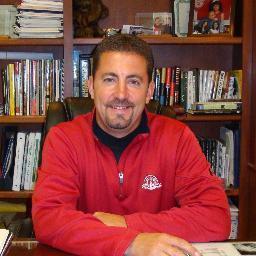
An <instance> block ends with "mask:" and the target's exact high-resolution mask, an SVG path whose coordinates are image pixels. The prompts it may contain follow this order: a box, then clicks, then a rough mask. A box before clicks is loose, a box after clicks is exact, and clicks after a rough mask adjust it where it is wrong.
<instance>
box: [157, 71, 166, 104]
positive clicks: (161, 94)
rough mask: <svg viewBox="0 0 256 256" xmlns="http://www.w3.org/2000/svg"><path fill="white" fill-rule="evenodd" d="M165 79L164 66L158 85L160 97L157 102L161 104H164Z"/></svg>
mask: <svg viewBox="0 0 256 256" xmlns="http://www.w3.org/2000/svg"><path fill="white" fill-rule="evenodd" d="M165 80H166V68H165V67H163V68H162V70H161V85H160V98H159V102H160V104H161V105H162V106H164V105H165Z"/></svg>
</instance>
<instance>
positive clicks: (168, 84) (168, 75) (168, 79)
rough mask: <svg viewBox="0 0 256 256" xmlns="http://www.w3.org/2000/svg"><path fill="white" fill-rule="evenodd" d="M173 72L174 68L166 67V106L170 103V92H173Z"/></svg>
mask: <svg viewBox="0 0 256 256" xmlns="http://www.w3.org/2000/svg"><path fill="white" fill-rule="evenodd" d="M171 72H172V68H170V67H168V68H167V69H166V82H165V95H166V97H165V106H169V105H170V94H171Z"/></svg>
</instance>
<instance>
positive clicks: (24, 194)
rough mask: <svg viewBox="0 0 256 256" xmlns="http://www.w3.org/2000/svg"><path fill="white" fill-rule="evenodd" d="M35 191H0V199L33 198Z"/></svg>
mask: <svg viewBox="0 0 256 256" xmlns="http://www.w3.org/2000/svg"><path fill="white" fill-rule="evenodd" d="M32 195H33V191H0V199H3V198H7V199H8V198H10V199H11V198H12V199H15V198H31V197H32Z"/></svg>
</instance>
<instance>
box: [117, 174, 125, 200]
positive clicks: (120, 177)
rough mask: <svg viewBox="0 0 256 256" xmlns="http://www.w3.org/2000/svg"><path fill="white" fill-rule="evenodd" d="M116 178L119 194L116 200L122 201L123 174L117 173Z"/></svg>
mask: <svg viewBox="0 0 256 256" xmlns="http://www.w3.org/2000/svg"><path fill="white" fill-rule="evenodd" d="M118 178H119V193H118V198H119V199H120V200H123V199H124V198H125V196H124V193H123V184H124V173H123V172H122V171H120V172H119V173H118Z"/></svg>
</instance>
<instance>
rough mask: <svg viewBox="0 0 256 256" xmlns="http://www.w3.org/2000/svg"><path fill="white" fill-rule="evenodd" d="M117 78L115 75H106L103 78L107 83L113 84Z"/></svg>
mask: <svg viewBox="0 0 256 256" xmlns="http://www.w3.org/2000/svg"><path fill="white" fill-rule="evenodd" d="M115 80H116V79H115V78H114V77H104V78H103V82H104V83H106V84H112V83H114V82H115Z"/></svg>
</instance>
